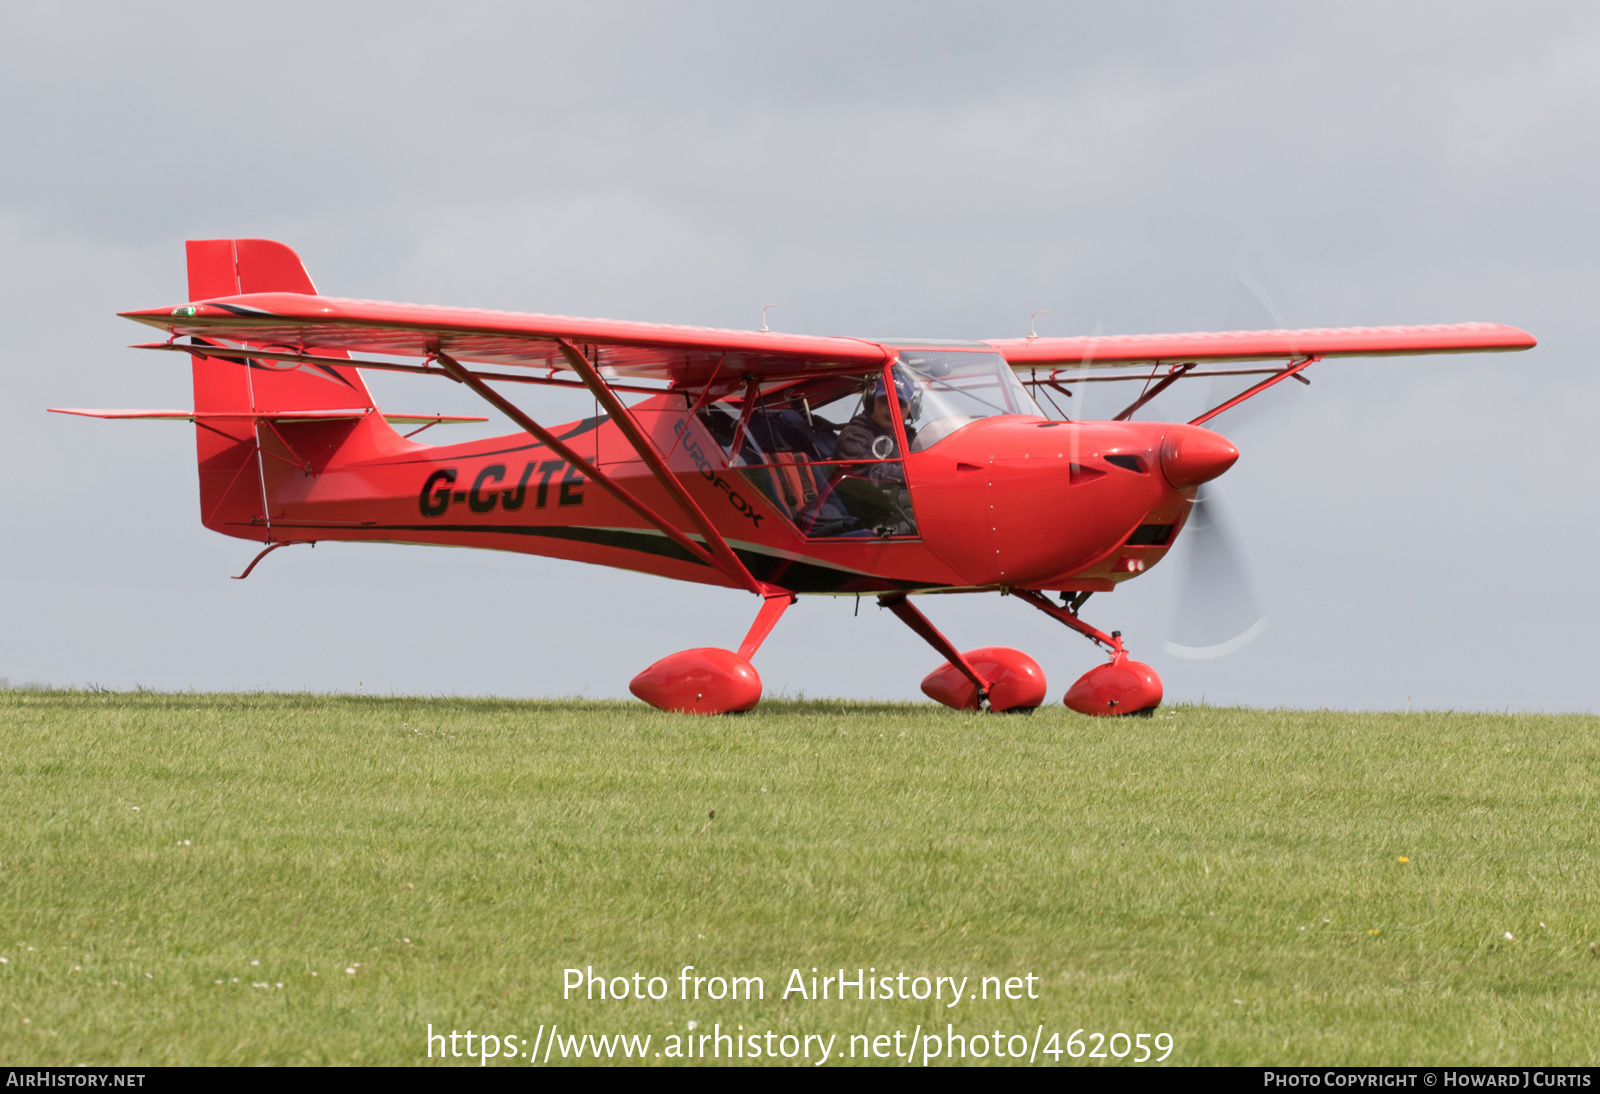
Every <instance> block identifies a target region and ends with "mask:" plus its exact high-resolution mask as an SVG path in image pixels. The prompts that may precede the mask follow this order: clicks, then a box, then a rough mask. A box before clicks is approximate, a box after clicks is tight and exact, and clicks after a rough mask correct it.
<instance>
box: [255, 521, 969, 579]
mask: <svg viewBox="0 0 1600 1094" xmlns="http://www.w3.org/2000/svg"><path fill="white" fill-rule="evenodd" d="M278 526H279V527H283V528H291V527H292V528H296V529H301V528H319V527H323V528H327V529H329V530H330V531H346V530H353V529H352V528H351V526H350V525H347V524H336V525H335V524H330V525H317V524H312V523H310V522H305V523H302V522H299V521H294V522H278ZM359 530H360V531H362V532H452V533H458V534H459V533H466V534H468V535H486V536H492V535H505V536H540V537H544V538H546V539H563V540H567V541H569V542H574V543H592V544H595V545H596V546H600V547H615V548H617V549H619V550H623V551H637V552H639V553H640V554H646V555H656V556H658V557H660V558H670V559H672V560H674V561H676V562H689V563H693V564H694V565H696V566H705V565H706V563H705V562H703V561H701V560H700V559H698V558H695V557H694V556H693V555H691V554H690V553H689V552H688V551H685V550H684V549H683V548H682V547H680V546H678V544H676V543H674V542H673V541H672V540H670V539H668V538H667V537H666V536H659V535H651V534H650V533H648V532H630V531H626V530H624V529H618V528H584V527H575V526H560V525H555V526H540V525H534V524H499V525H482V524H363V525H361V526H360V529H359ZM734 553H735V554H736V555H738V556H739V561H741V562H743V563H744V564H745V566H747V567H748V568H749V570H750V572H751V573H752V574H754V575H755V577H756V578H757V579H758V580H760V581H770V582H772V583H773V584H775V585H779V586H781V587H782V588H785V589H789V590H790V591H792V592H797V593H833V592H839V591H841V590H849V589H851V588H852V587H853V586H854V587H860V588H861V589H862V590H863V591H865V590H867V589H929V588H939V587H942V586H944V585H945V584H946V583H945V582H942V581H896V580H894V579H892V578H882V577H875V576H873V575H871V574H860V573H855V572H853V571H851V570H838V569H835V568H833V567H832V566H822V565H818V564H817V563H814V562H799V561H796V560H793V559H788V558H783V557H781V556H778V555H769V554H766V553H764V552H759V551H751V550H741V549H739V548H735V549H734Z"/></svg>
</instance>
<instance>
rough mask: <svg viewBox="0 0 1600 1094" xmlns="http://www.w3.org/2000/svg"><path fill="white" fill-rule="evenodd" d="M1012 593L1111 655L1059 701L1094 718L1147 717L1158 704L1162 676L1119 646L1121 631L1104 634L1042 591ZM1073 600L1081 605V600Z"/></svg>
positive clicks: (1081, 678)
mask: <svg viewBox="0 0 1600 1094" xmlns="http://www.w3.org/2000/svg"><path fill="white" fill-rule="evenodd" d="M1011 595H1012V596H1014V597H1016V598H1018V599H1019V600H1024V601H1026V602H1028V603H1029V604H1032V605H1033V606H1034V607H1035V608H1038V609H1039V610H1040V611H1041V612H1044V613H1045V614H1046V615H1048V616H1050V618H1052V619H1055V620H1057V621H1058V622H1061V623H1065V624H1066V625H1067V626H1069V627H1071V628H1072V629H1073V630H1075V631H1077V632H1078V633H1079V634H1081V635H1083V636H1084V637H1085V638H1087V639H1089V641H1091V642H1093V643H1095V644H1096V645H1098V646H1102V647H1104V648H1105V650H1106V651H1107V652H1109V653H1110V654H1111V660H1110V662H1109V663H1107V664H1104V665H1096V666H1095V667H1094V668H1092V669H1090V670H1089V671H1088V672H1086V673H1084V674H1083V675H1082V676H1080V677H1078V680H1077V682H1076V683H1075V684H1073V685H1072V686H1071V687H1070V688H1068V689H1067V696H1066V698H1065V699H1064V700H1062V701H1063V702H1064V703H1066V705H1067V706H1069V707H1071V708H1072V709H1073V710H1075V711H1077V712H1078V713H1079V714H1090V715H1095V716H1097V717H1106V716H1109V715H1118V714H1142V715H1144V716H1145V717H1147V718H1148V717H1149V716H1150V715H1152V714H1154V713H1155V709H1156V707H1158V706H1160V705H1161V677H1159V676H1157V675H1156V670H1155V669H1153V668H1151V667H1150V666H1149V665H1146V664H1145V663H1144V662H1142V661H1134V660H1131V659H1130V658H1129V657H1128V651H1127V650H1125V649H1123V648H1122V632H1121V631H1112V632H1111V633H1110V634H1107V633H1105V632H1104V631H1102V630H1099V629H1097V628H1095V627H1091V626H1090V625H1089V624H1087V623H1085V622H1084V621H1083V620H1081V619H1079V618H1078V613H1077V612H1076V611H1074V610H1073V608H1072V607H1071V606H1068V605H1057V604H1052V603H1051V602H1050V600H1049V599H1048V598H1047V597H1046V596H1045V595H1044V594H1043V593H1041V592H1036V591H1035V590H1033V589H1013V590H1012V591H1011ZM1076 603H1077V604H1082V603H1083V600H1081V599H1080V600H1078V601H1077V602H1076Z"/></svg>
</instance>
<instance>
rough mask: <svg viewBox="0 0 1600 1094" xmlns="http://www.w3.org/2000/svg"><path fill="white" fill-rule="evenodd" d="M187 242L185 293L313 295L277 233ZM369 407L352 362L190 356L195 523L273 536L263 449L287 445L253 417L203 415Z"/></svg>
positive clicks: (337, 353)
mask: <svg viewBox="0 0 1600 1094" xmlns="http://www.w3.org/2000/svg"><path fill="white" fill-rule="evenodd" d="M185 249H186V252H187V258H188V267H189V299H190V300H191V301H194V300H213V299H217V298H219V297H232V296H240V295H243V294H246V293H262V292H293V293H305V294H308V295H313V296H314V295H316V291H317V290H316V286H315V285H313V284H312V282H311V277H310V275H309V274H307V273H306V268H305V265H304V263H302V262H301V261H300V256H299V255H298V254H296V253H295V252H294V250H293V249H291V248H289V247H286V246H284V245H283V244H282V243H278V242H277V241H275V240H270V239H191V240H188V241H187V242H186V243H185ZM195 341H196V342H200V341H201V340H200V339H195ZM247 345H248V343H247ZM275 348H290V349H292V348H295V347H275ZM317 355H318V356H321V357H347V356H349V355H348V354H347V353H346V352H345V351H343V350H322V349H319V350H317ZM374 406H375V404H374V403H373V401H372V395H371V393H370V392H369V391H368V390H367V385H366V383H365V382H364V381H363V380H362V379H361V374H360V372H359V371H358V370H357V369H355V368H353V367H344V366H337V365H307V364H293V363H281V362H275V361H263V360H260V359H257V358H250V357H247V356H244V355H242V354H239V353H237V352H230V353H226V354H219V355H218V356H206V357H195V358H194V409H195V412H196V419H195V444H196V449H197V455H198V459H199V466H200V520H201V523H202V524H204V525H205V526H206V527H207V528H210V529H212V530H213V531H217V532H222V533H223V534H225V535H230V536H238V537H240V538H242V539H253V540H259V541H262V542H268V541H270V540H271V539H272V538H273V537H272V533H271V526H270V520H269V518H270V512H269V507H268V504H267V502H268V495H269V489H268V478H269V475H268V474H267V471H266V468H265V467H264V466H263V457H262V454H261V449H262V446H263V445H265V446H267V449H268V451H269V452H272V453H277V454H278V455H279V456H282V455H283V453H282V452H279V450H282V449H284V445H283V444H282V441H281V440H280V439H279V438H278V437H277V436H275V435H274V433H273V431H272V429H271V428H270V427H269V426H267V425H264V424H263V423H262V422H261V421H260V420H259V419H253V418H241V417H236V416H230V417H226V418H223V417H207V412H211V413H213V414H228V415H239V414H241V413H250V414H274V413H283V412H286V411H289V412H293V411H305V410H352V411H361V410H370V409H372V408H373V407H374ZM289 455H293V454H292V453H290V454H289Z"/></svg>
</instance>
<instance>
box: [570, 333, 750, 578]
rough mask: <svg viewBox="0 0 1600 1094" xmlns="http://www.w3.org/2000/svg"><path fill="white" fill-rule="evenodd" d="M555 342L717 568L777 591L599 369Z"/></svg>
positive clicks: (572, 348)
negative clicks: (753, 568)
mask: <svg viewBox="0 0 1600 1094" xmlns="http://www.w3.org/2000/svg"><path fill="white" fill-rule="evenodd" d="M556 345H557V346H559V347H560V348H561V356H563V357H565V358H566V359H567V364H569V365H571V366H572V371H574V372H576V373H577V374H578V375H579V376H580V377H582V378H583V382H584V384H585V385H587V386H588V388H589V390H590V391H591V392H593V393H594V397H595V398H596V399H598V400H599V401H600V405H601V406H603V407H605V408H606V413H608V414H610V415H611V420H612V422H614V423H615V424H616V426H617V428H618V429H620V430H621V431H622V435H623V436H624V437H626V438H628V443H629V444H631V445H632V446H633V450H634V451H635V452H637V453H639V458H640V459H641V460H643V461H644V462H645V466H647V467H649V468H650V470H651V472H652V473H653V474H654V475H655V477H656V481H657V482H659V483H660V484H661V486H662V488H663V489H665V490H666V492H667V493H668V494H670V495H672V500H673V501H675V502H677V503H678V508H679V509H682V510H683V512H684V515H685V516H687V517H688V518H689V520H690V521H691V522H692V523H693V524H694V526H695V528H696V529H698V530H699V532H700V534H701V536H703V537H705V541H706V546H707V547H709V548H710V549H711V552H712V553H713V554H714V555H716V557H717V559H718V568H719V569H721V570H722V571H723V572H724V573H726V574H728V575H729V576H730V577H734V578H736V579H737V580H738V581H739V583H740V584H741V585H743V586H744V587H745V588H747V589H749V590H750V591H751V592H753V593H755V594H756V595H757V596H766V595H767V594H768V593H769V592H777V591H778V590H777V589H775V588H772V587H770V586H767V585H765V584H764V583H762V582H760V581H757V580H756V578H755V575H754V574H752V573H751V572H750V571H749V570H748V569H746V568H745V565H744V563H743V562H740V561H739V556H738V555H736V554H734V553H733V548H732V547H729V546H728V541H727V540H725V539H723V538H722V533H721V532H719V531H717V526H716V525H715V524H713V523H712V522H711V518H710V517H708V516H706V513H705V510H704V509H702V508H700V506H699V505H698V504H697V503H696V502H695V500H694V498H692V497H690V496H689V491H687V490H685V489H684V488H683V483H681V482H679V481H678V476H676V475H674V474H673V473H672V471H671V470H670V469H669V468H668V467H667V461H665V460H663V459H662V458H661V453H660V451H658V450H657V449H656V446H655V445H654V444H652V443H651V442H650V438H649V437H647V436H645V432H644V430H642V429H640V428H639V423H638V422H637V421H635V420H634V417H633V415H632V414H631V413H630V412H629V411H628V408H627V407H625V406H623V405H622V400H621V399H619V398H617V393H616V392H614V391H612V390H611V388H610V387H609V386H608V385H607V384H606V382H605V379H604V378H603V377H602V376H601V375H600V373H599V371H598V370H597V369H596V368H595V367H594V366H593V365H592V364H590V363H589V359H588V358H586V357H585V356H584V355H583V354H581V353H579V352H578V347H576V346H574V345H573V344H572V343H571V342H569V341H567V340H566V339H565V338H560V339H557V340H556Z"/></svg>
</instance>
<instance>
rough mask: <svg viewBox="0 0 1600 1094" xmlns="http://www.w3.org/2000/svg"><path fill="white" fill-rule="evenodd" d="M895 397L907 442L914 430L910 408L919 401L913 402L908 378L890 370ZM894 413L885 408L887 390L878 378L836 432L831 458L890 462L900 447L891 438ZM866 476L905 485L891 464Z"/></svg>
mask: <svg viewBox="0 0 1600 1094" xmlns="http://www.w3.org/2000/svg"><path fill="white" fill-rule="evenodd" d="M894 388H895V392H894V393H895V398H896V400H897V401H898V402H899V404H900V420H901V421H902V422H904V423H905V427H906V441H907V442H908V443H909V442H910V441H911V440H913V439H914V438H915V437H916V435H917V431H916V429H915V428H914V427H913V426H912V425H911V419H912V418H913V416H914V415H913V414H912V413H911V409H912V407H913V406H915V405H916V403H917V402H919V401H920V400H918V399H917V397H916V396H917V394H918V392H917V390H916V385H915V384H914V383H913V382H912V380H911V377H909V376H907V375H905V374H904V373H902V372H901V371H900V370H899V369H895V370H894ZM893 413H894V411H893V409H892V408H891V407H890V405H889V399H888V389H887V387H886V386H885V384H884V382H883V377H881V376H880V377H878V383H877V386H876V387H875V388H874V389H873V391H872V394H871V395H869V396H868V397H867V400H866V403H865V405H864V406H863V407H862V409H861V413H860V414H857V415H856V416H855V417H854V418H851V419H850V421H849V422H847V423H845V426H844V428H843V429H841V430H839V444H838V446H837V447H836V448H835V449H834V458H835V459H840V460H892V459H895V458H897V457H898V456H899V455H900V445H899V443H898V442H897V441H896V440H895V435H894V418H893V417H892V415H893ZM868 477H870V478H873V479H876V480H878V481H879V482H905V481H906V480H905V472H904V470H902V468H901V467H900V465H898V464H894V465H889V466H884V467H881V468H873V469H872V471H870V472H868Z"/></svg>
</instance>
